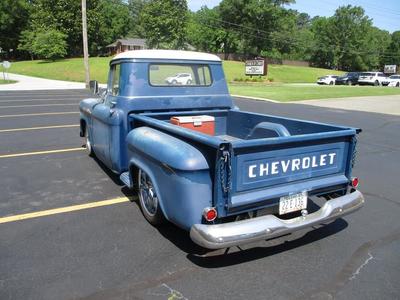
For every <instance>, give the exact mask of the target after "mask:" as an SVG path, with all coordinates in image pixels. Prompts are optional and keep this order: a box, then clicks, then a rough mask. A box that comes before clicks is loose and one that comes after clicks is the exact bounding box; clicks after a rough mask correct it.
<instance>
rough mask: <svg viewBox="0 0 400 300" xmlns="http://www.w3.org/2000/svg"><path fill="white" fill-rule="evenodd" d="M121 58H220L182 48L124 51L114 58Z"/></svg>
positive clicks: (216, 59) (207, 59)
mask: <svg viewBox="0 0 400 300" xmlns="http://www.w3.org/2000/svg"><path fill="white" fill-rule="evenodd" d="M123 58H137V59H176V60H203V61H204V60H205V61H218V62H220V61H221V59H220V58H219V57H218V56H216V55H213V54H209V53H202V52H193V51H182V50H133V51H125V52H122V53H120V54H118V55H116V56H114V58H113V60H115V59H123Z"/></svg>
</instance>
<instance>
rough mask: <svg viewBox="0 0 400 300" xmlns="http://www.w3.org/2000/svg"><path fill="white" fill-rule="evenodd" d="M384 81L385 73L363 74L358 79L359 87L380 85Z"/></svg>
mask: <svg viewBox="0 0 400 300" xmlns="http://www.w3.org/2000/svg"><path fill="white" fill-rule="evenodd" d="M385 79H386V75H385V73H382V72H363V73H361V74H360V77H359V78H358V84H359V85H374V86H378V85H382V82H383V81H384V80H385Z"/></svg>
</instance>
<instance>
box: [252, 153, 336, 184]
mask: <svg viewBox="0 0 400 300" xmlns="http://www.w3.org/2000/svg"><path fill="white" fill-rule="evenodd" d="M335 157H336V153H335V152H333V153H328V154H320V155H312V156H304V157H301V158H294V159H285V160H279V161H271V162H268V161H267V162H265V163H260V164H254V165H250V166H249V178H256V177H262V176H268V175H279V174H285V173H287V172H288V171H290V172H292V173H294V172H301V171H303V170H308V169H313V168H320V167H324V166H327V167H329V166H333V165H334V163H335Z"/></svg>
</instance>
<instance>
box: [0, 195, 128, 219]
mask: <svg viewBox="0 0 400 300" xmlns="http://www.w3.org/2000/svg"><path fill="white" fill-rule="evenodd" d="M129 201H131V200H130V199H129V198H128V197H119V198H114V199H109V200H102V201H96V202H89V203H85V204H78V205H72V206H66V207H60V208H54V209H48V210H42V211H36V212H32V213H26V214H21V215H15V216H9V217H2V218H0V224H3V223H9V222H15V221H22V220H26V219H33V218H39V217H45V216H51V215H56V214H62V213H69V212H73V211H78V210H83V209H89V208H95V207H101V206H109V205H114V204H119V203H125V202H129Z"/></svg>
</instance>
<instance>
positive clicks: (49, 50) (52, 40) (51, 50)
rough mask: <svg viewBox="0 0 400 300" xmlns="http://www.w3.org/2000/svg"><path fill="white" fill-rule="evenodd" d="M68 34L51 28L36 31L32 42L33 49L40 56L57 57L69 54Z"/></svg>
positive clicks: (46, 57)
mask: <svg viewBox="0 0 400 300" xmlns="http://www.w3.org/2000/svg"><path fill="white" fill-rule="evenodd" d="M66 38H67V35H66V34H64V33H62V32H60V31H58V30H56V29H49V30H46V31H40V32H38V33H36V36H35V39H34V41H33V44H32V51H33V53H34V54H36V55H37V56H38V57H39V58H45V59H51V60H54V59H57V58H62V57H64V56H65V55H67V50H66V48H67V43H66Z"/></svg>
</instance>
